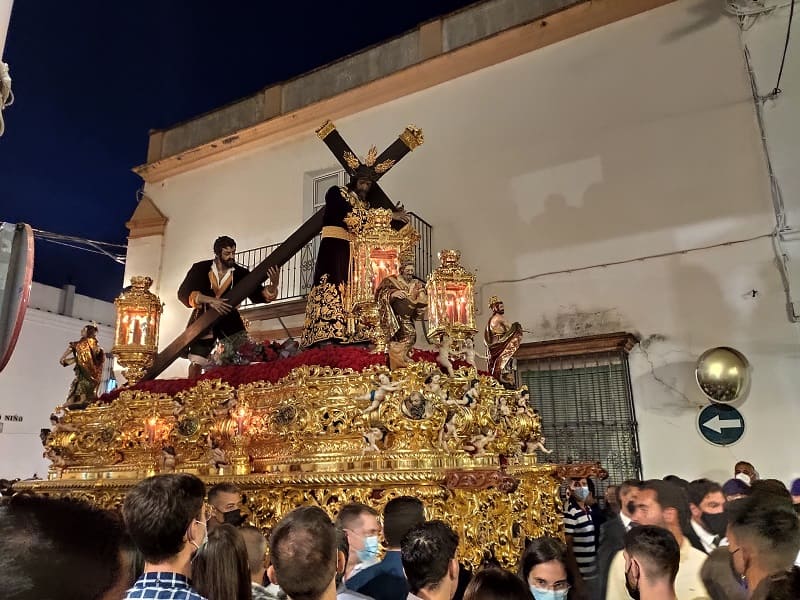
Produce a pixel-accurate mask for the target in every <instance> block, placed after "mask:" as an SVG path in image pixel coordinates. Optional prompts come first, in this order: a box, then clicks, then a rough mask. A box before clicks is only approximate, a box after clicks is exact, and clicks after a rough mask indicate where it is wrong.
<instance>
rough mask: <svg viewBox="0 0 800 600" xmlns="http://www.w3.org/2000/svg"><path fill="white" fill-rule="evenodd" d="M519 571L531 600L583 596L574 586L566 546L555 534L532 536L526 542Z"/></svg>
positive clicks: (579, 598) (577, 599) (580, 599)
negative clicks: (529, 540)
mask: <svg viewBox="0 0 800 600" xmlns="http://www.w3.org/2000/svg"><path fill="white" fill-rule="evenodd" d="M520 575H521V577H522V579H523V580H525V581H526V582H527V584H528V586H529V588H530V594H531V595H532V596H533V598H534V600H586V598H585V597H584V595H583V594H582V593H580V592H579V591H578V590H577V589H576V588H575V583H576V577H575V573H574V572H573V570H572V569H570V568H569V566H568V562H567V546H566V545H565V544H564V542H562V541H561V540H557V539H556V538H552V537H541V538H536V539H535V540H533V541H532V542H531V543H530V544H528V547H527V548H525V552H524V553H523V554H522V559H521V560H520Z"/></svg>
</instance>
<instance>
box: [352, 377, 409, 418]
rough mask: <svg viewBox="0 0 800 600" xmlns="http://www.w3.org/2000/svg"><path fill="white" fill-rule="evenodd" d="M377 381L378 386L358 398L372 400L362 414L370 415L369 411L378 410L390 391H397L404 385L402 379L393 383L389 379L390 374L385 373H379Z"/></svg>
mask: <svg viewBox="0 0 800 600" xmlns="http://www.w3.org/2000/svg"><path fill="white" fill-rule="evenodd" d="M377 383H378V387H376V388H375V389H373V390H371V391H370V392H368V393H366V394H363V395H361V396H358V397H357V398H356V400H369V402H370V405H369V406H368V407H367V408H366V409H364V411H363V412H362V413H361V414H362V415H368V414H369V413H371V412H374V411H376V410H378V409H379V408H380V406H381V403H382V402H383V401H384V400H385V399H386V394H388V393H389V392H396V391H397V390H399V389H400V386H401V385H402V382H401V381H396V382H394V383H392V380H391V379H389V376H388V375H386V374H384V373H381V374H380V375H378V382H377Z"/></svg>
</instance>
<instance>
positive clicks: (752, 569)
mask: <svg viewBox="0 0 800 600" xmlns="http://www.w3.org/2000/svg"><path fill="white" fill-rule="evenodd" d="M727 534H728V535H727V537H728V551H729V552H730V554H731V559H732V560H733V568H734V570H735V571H736V573H737V574H738V575H739V576H741V578H742V582H743V584H744V586H745V587H746V589H747V594H748V596H747V597H748V598H762V597H766V596H765V594H764V593H763V592H764V590H763V589H761V588H762V584H763V587H768V586H769V580H770V577H771V576H772V575H776V574H779V573H783V572H785V571H788V570H789V569H791V568H792V565H793V563H794V561H795V559H796V557H797V554H798V551H800V520H798V518H797V513H795V512H794V509H793V508H792V505H791V501H790V500H789V498H788V497H784V496H782V495H777V494H772V493H768V492H761V493H754V494H753V495H752V496H749V497H748V498H743V499H741V500H735V501H733V502H731V503H730V504H729V505H728V532H727Z"/></svg>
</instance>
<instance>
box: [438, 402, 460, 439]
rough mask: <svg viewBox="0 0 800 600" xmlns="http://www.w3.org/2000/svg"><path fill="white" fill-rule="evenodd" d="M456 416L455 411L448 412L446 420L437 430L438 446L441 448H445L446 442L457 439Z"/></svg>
mask: <svg viewBox="0 0 800 600" xmlns="http://www.w3.org/2000/svg"><path fill="white" fill-rule="evenodd" d="M456 414H457V413H456V411H455V410H448V411H447V420H446V421H445V422H444V425H443V426H442V428H441V429H440V430H439V446H440V447H442V448H444V447H446V446H447V440H449V439H451V438H458V433H457V431H456Z"/></svg>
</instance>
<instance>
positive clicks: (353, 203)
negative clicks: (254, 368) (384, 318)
mask: <svg viewBox="0 0 800 600" xmlns="http://www.w3.org/2000/svg"><path fill="white" fill-rule="evenodd" d="M317 135H318V136H319V137H320V139H321V140H322V141H324V142H325V144H326V145H327V146H328V148H329V149H330V150H331V152H332V153H333V155H334V156H335V157H336V159H337V160H338V161H339V163H340V164H341V165H342V167H344V169H345V171H347V174H348V175H349V176H350V181H349V183H348V184H347V186H346V187H338V186H333V187H331V188H330V189H329V190H328V191H327V193H326V194H325V208H324V209H323V210H324V211H325V212H324V216H323V223H322V225H323V226H322V240H321V241H320V245H319V250H318V252H317V263H316V266H315V268H314V287H313V288H312V289H311V291H310V292H309V294H308V298H307V303H306V316H305V323H304V326H303V337H302V340H301V342H300V345H301V346H302V347H303V348H308V347H310V346H313V345H317V344H321V343H326V342H336V343H348V342H357V341H361V340H354V339H351V338H350V334H348V331H347V315H345V313H344V301H343V299H344V296H345V286H346V285H347V280H348V269H349V266H350V241H351V239H352V235H351V233H350V232H349V231H348V230H347V228H346V227H345V218H346V217H347V215H348V214H350V212H351V211H352V210H353V209H355V208H388V209H390V210H392V211H393V217H392V227H394V228H396V229H401V228H402V227H410V225H409V223H408V215H407V214H406V212H405V210H404V209H403V206H402V205H397V206H395V204H394V203H393V202H392V201H391V200H389V197H388V196H387V195H386V194H385V193H384V191H383V190H382V189H381V188H380V186H379V185H378V183H377V182H378V179H380V178H381V177H382V176H383V175H384V174H385V173H386V172H387V171H389V169H391V168H392V167H393V166H394V165H395V164H397V162H398V161H399V160H400V159H401V158H403V156H405V155H406V154H407V153H408V152H410V151H411V150H413V149H414V148H416V147H417V146H419V145H420V144H422V142H423V138H422V132H421V131H420V130H419V129H417V128H416V127H412V126H409V127H407V128H406V129H405V131H403V133H401V134H400V136H399V137H398V139H397V140H396V141H395V142H394V143H392V144H391V145H390V146H389V147H388V148H387V149H386V150H384V151H383V152H382V153H381V154H380V155H378V152H377V150H376V149H375V147H374V146H373V147H372V148H370V150H369V152H368V153H367V156H366V158H365V159H364V160H363V161H362V160H359V158H358V157H357V156H356V155H355V154H354V153H353V151H352V150H351V149H350V147H349V146H348V145H347V143H346V142H345V141H344V139H342V137H341V135H339V132H338V131H337V130H336V127H335V126H334V124H333V123H331V122H330V121H326V122H325V124H323V125H322V127H320V128H319V129H318V130H317Z"/></svg>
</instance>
